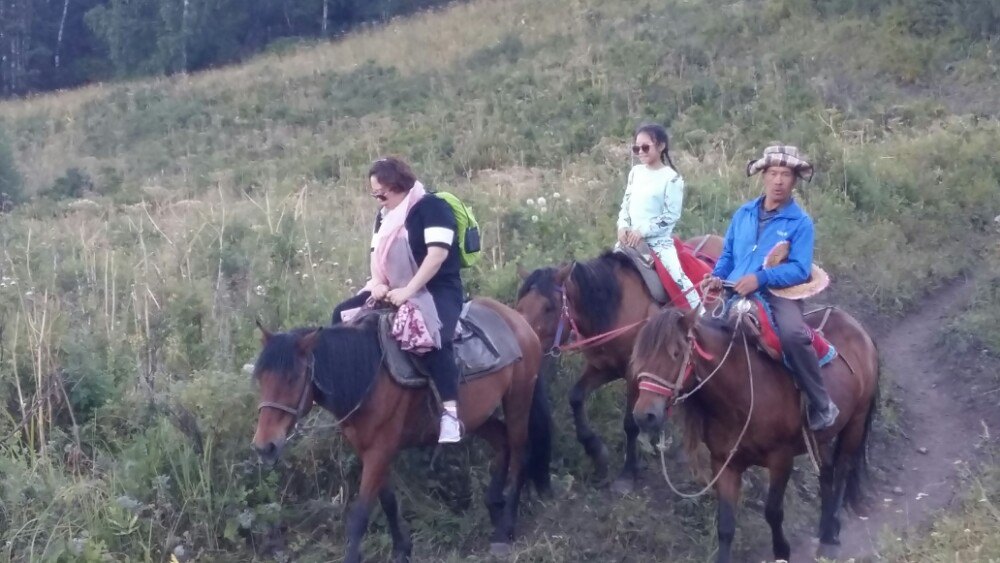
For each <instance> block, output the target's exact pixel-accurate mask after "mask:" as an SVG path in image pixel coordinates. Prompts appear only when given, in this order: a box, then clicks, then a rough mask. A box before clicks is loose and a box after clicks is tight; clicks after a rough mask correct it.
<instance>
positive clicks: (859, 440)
mask: <svg viewBox="0 0 1000 563" xmlns="http://www.w3.org/2000/svg"><path fill="white" fill-rule="evenodd" d="M734 306H739V303H737V304H736V305H734ZM824 311H827V312H828V313H829V316H828V319H827V321H826V324H825V327H824V328H823V332H824V334H825V335H826V337H827V339H828V340H829V341H830V342H831V343H832V344H833V345H834V346H836V348H837V351H838V353H839V356H838V358H836V359H834V360H833V361H832V362H831V363H830V364H828V365H827V366H825V367H823V379H824V381H825V383H826V386H827V390H828V391H829V393H830V397H831V398H832V399H833V400H834V401H835V402H836V403H837V406H838V407H839V408H840V416H839V417H838V418H837V421H836V423H835V424H834V425H833V426H831V427H830V428H827V429H826V430H823V431H821V432H818V433H817V434H816V435H815V438H816V444H817V445H818V451H817V455H818V457H819V460H820V477H819V481H820V495H821V508H820V521H819V539H820V548H819V552H820V553H819V554H820V555H822V556H826V557H830V556H831V555H834V554H835V553H836V546H837V545H838V544H839V534H840V521H839V519H838V516H837V513H838V511H839V510H840V508H841V506H842V504H843V503H844V501H845V500H846V501H847V503H849V504H850V505H851V507H852V508H853V509H854V510H855V511H856V512H857V511H860V510H862V509H863V502H864V499H863V493H862V487H861V485H862V479H863V477H864V474H865V471H864V470H865V467H866V455H865V454H866V448H867V441H868V435H869V431H870V430H871V424H872V418H873V416H874V415H875V412H876V410H877V407H878V367H879V363H878V351H877V350H876V348H875V344H874V342H873V341H872V339H871V337H870V336H869V335H868V333H867V332H865V330H864V329H863V328H862V327H861V324H860V323H858V321H856V320H855V319H854V318H853V317H851V316H850V315H848V314H847V313H845V312H843V311H840V310H838V309H831V310H824ZM817 312H818V311H817ZM807 321H808V322H809V324H810V325H812V326H813V327H816V326H817V325H818V324H820V323H821V322H822V321H821V315H816V314H810V315H808V316H807ZM747 338H748V337H747V336H746V332H745V329H743V328H742V325H738V326H737V327H736V328H735V329H730V328H727V327H725V326H722V325H719V324H715V323H712V322H708V321H705V320H699V318H698V317H697V315H696V314H695V313H690V314H686V315H685V314H682V313H680V312H678V311H664V312H662V313H659V314H658V315H656V316H655V317H653V318H651V319H650V320H649V322H648V323H647V324H646V326H644V327H643V329H642V330H641V331H640V333H639V337H638V339H637V340H636V346H635V352H634V355H633V358H632V370H633V374H635V376H634V379H637V380H639V381H640V383H639V387H640V392H639V398H638V400H637V401H636V403H635V407H634V408H633V414H634V416H635V421H636V423H637V424H638V425H639V426H640V427H641V428H642V429H643V431H646V432H649V433H651V434H653V435H654V436H656V435H658V433H659V432H661V429H662V427H663V422H664V418H665V413H666V409H667V408H669V407H670V406H671V405H672V404H674V403H676V402H678V401H679V400H680V401H683V403H682V404H683V407H684V408H683V411H684V421H685V425H684V426H685V433H686V440H685V442H686V445H687V446H688V448H689V453H690V450H691V449H693V448H695V447H697V444H698V443H699V442H703V443H704V444H705V445H706V446H707V447H708V451H709V453H710V457H711V468H712V473H713V476H714V478H715V481H714V486H715V492H716V496H717V501H718V520H717V532H718V538H719V550H718V555H717V558H716V560H717V561H729V560H730V552H731V544H732V541H733V536H734V534H735V532H736V517H735V509H736V504H737V502H738V499H739V493H740V483H741V480H742V476H743V472H744V471H745V470H746V469H747V468H748V467H751V466H760V467H766V468H767V470H768V473H769V475H770V486H769V488H768V494H767V502H766V505H765V507H764V518H765V519H766V520H767V523H768V524H769V525H770V527H771V542H772V547H773V549H774V556H775V558H776V559H784V560H787V559H788V557H789V553H790V546H789V544H788V541H787V540H786V539H785V535H784V531H783V530H782V520H783V519H784V508H783V504H784V496H785V486H786V485H787V484H788V477H789V474H790V473H791V470H792V464H793V462H794V458H795V456H797V455H800V454H803V453H806V451H807V444H806V439H805V437H804V434H803V425H802V414H801V410H800V405H801V404H800V397H799V391H798V389H796V387H795V384H794V383H793V381H792V376H791V375H790V374H789V372H788V371H787V370H786V369H785V367H784V366H783V365H780V364H779V363H778V362H775V361H774V360H772V359H771V358H770V357H768V356H765V355H764V354H763V353H762V352H759V351H756V350H751V349H750V347H749V346H747V345H746V342H747ZM692 375H693V377H691V376H692ZM710 484H711V483H710ZM706 489H707V487H706Z"/></svg>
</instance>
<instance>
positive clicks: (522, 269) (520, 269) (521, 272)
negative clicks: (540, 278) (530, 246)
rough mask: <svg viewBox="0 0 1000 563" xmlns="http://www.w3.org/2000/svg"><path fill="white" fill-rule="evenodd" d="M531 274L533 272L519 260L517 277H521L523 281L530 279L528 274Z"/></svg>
mask: <svg viewBox="0 0 1000 563" xmlns="http://www.w3.org/2000/svg"><path fill="white" fill-rule="evenodd" d="M530 275H531V272H530V271H528V269H527V268H525V267H524V266H522V265H521V263H520V262H518V263H517V277H519V278H521V281H524V280H526V279H528V276H530Z"/></svg>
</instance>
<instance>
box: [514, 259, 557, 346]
mask: <svg viewBox="0 0 1000 563" xmlns="http://www.w3.org/2000/svg"><path fill="white" fill-rule="evenodd" d="M563 269H564V267H562V266H560V267H556V268H553V267H548V268H539V269H537V270H534V271H532V272H529V271H528V270H525V269H524V268H523V267H521V266H518V268H517V273H518V276H520V278H521V280H522V281H521V287H520V288H519V289H518V290H517V303H516V304H515V305H514V309H515V310H516V311H517V312H518V313H520V314H521V316H522V317H524V318H525V320H527V321H528V324H529V325H531V329H532V330H533V331H535V334H536V335H538V340H539V341H540V342H541V344H542V348H543V349H545V350H548V349H551V348H552V347H553V346H555V345H556V344H561V342H556V341H555V340H556V333H557V332H558V329H559V323H560V316H561V313H562V301H563V299H562V287H563V285H562V282H561V281H560V280H559V275H560V272H561V270H563ZM568 337H569V331H568V330H566V331H564V334H563V337H562V338H561V340H562V339H565V338H568Z"/></svg>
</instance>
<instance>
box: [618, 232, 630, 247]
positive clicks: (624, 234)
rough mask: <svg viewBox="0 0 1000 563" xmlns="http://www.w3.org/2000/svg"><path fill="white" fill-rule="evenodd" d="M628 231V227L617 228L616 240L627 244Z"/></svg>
mask: <svg viewBox="0 0 1000 563" xmlns="http://www.w3.org/2000/svg"><path fill="white" fill-rule="evenodd" d="M630 232H631V231H629V230H628V229H618V242H620V243H622V245H624V246H628V234H629V233H630Z"/></svg>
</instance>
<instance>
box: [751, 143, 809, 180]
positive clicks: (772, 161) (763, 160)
mask: <svg viewBox="0 0 1000 563" xmlns="http://www.w3.org/2000/svg"><path fill="white" fill-rule="evenodd" d="M771 166H785V167H788V168H791V169H792V170H794V171H795V174H796V175H797V176H798V177H799V178H802V179H803V180H805V181H807V182H808V181H810V180H812V176H813V166H812V164H809V162H808V161H806V159H805V157H804V156H802V154H801V153H800V152H799V149H798V147H793V146H791V145H772V146H770V147H767V148H766V149H764V154H763V155H762V156H761V157H760V158H758V159H755V160H751V161H750V162H747V176H753V175H754V174H756V173H758V172H760V171H761V170H766V169H767V168H768V167H771Z"/></svg>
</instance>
